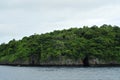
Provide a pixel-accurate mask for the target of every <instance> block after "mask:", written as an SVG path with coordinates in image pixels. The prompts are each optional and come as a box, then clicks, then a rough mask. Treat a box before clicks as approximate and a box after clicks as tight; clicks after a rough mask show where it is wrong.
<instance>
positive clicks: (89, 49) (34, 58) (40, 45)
mask: <svg viewBox="0 0 120 80" xmlns="http://www.w3.org/2000/svg"><path fill="white" fill-rule="evenodd" d="M85 56H90V57H92V58H98V59H100V60H102V61H104V62H109V61H116V62H118V63H119V62H120V28H119V27H118V26H111V25H105V24H104V25H102V26H100V27H98V26H92V27H87V26H84V27H83V28H71V29H68V30H61V31H59V30H56V31H54V32H50V33H46V34H41V35H39V34H34V35H31V36H29V37H24V38H23V39H22V40H17V41H16V40H15V39H13V40H11V41H10V42H9V43H8V44H5V43H3V44H1V45H0V63H4V64H8V63H18V64H40V63H41V64H42V63H48V64H50V63H54V64H55V63H56V64H57V63H59V64H60V63H61V64H68V62H69V61H71V62H74V63H77V62H78V63H79V61H80V60H83V59H84V58H85Z"/></svg>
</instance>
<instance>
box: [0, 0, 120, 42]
mask: <svg viewBox="0 0 120 80" xmlns="http://www.w3.org/2000/svg"><path fill="white" fill-rule="evenodd" d="M119 20H120V0H0V43H3V42H8V41H9V40H11V39H13V38H15V39H21V38H22V37H24V36H29V35H32V34H34V33H38V34H40V33H45V32H50V31H53V30H58V29H60V30H61V29H68V28H70V27H82V26H84V25H88V26H92V25H102V24H111V25H118V26H119V25H120V23H119Z"/></svg>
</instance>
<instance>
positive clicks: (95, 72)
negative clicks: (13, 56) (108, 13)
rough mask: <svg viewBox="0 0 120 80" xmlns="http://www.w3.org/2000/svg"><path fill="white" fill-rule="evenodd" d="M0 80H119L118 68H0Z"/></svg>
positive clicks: (119, 71)
mask: <svg viewBox="0 0 120 80" xmlns="http://www.w3.org/2000/svg"><path fill="white" fill-rule="evenodd" d="M0 80H120V67H87V68H83V67H80V68H79V67H13V66H0Z"/></svg>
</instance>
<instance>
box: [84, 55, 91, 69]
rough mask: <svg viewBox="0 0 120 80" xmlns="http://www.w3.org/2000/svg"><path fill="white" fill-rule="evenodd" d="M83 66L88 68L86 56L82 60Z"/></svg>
mask: <svg viewBox="0 0 120 80" xmlns="http://www.w3.org/2000/svg"><path fill="white" fill-rule="evenodd" d="M83 66H84V67H89V66H90V64H89V57H88V56H85V58H84V59H83Z"/></svg>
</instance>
